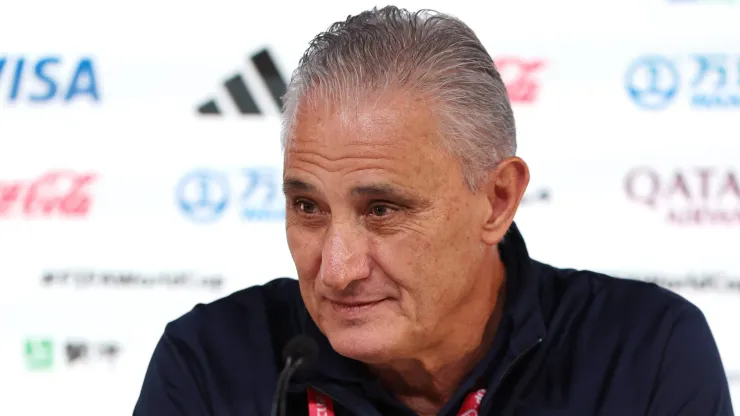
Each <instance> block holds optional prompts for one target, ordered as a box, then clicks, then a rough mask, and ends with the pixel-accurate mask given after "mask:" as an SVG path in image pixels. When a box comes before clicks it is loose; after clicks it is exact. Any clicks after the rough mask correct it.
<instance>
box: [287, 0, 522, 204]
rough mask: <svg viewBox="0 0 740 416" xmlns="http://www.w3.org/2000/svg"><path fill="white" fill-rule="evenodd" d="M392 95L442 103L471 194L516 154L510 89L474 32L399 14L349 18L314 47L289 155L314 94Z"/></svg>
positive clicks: (450, 145) (292, 115) (296, 81)
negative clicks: (397, 91)
mask: <svg viewBox="0 0 740 416" xmlns="http://www.w3.org/2000/svg"><path fill="white" fill-rule="evenodd" d="M389 88H406V89H408V90H410V91H412V92H414V93H420V94H422V95H424V96H425V97H430V98H431V99H432V100H433V101H434V102H436V103H438V107H439V108H438V110H439V115H440V120H441V124H442V126H443V131H442V132H440V133H441V134H440V138H441V139H442V140H441V143H442V145H443V146H444V147H445V148H446V149H447V150H448V151H450V152H452V153H453V154H454V155H456V156H457V157H458V158H459V159H460V164H461V168H462V172H463V175H464V177H465V180H466V182H467V184H468V186H469V187H470V188H471V189H472V190H475V189H476V188H477V186H476V185H477V184H478V181H479V180H481V179H483V178H484V177H485V175H486V174H487V172H488V171H490V170H491V169H493V168H495V166H496V164H497V163H498V162H499V161H500V160H501V159H503V158H505V157H508V156H513V155H514V154H515V153H516V127H515V123H514V115H513V113H512V109H511V103H510V102H509V97H508V94H507V93H506V87H505V86H504V83H503V81H502V80H501V75H500V74H499V73H498V71H497V70H496V68H495V66H494V64H493V59H492V58H491V56H490V55H489V54H488V52H487V51H486V49H485V48H484V47H483V45H482V44H481V42H480V40H479V39H478V37H477V36H476V35H475V33H474V32H473V30H472V29H470V28H469V27H468V26H467V25H466V24H465V23H463V22H462V21H460V20H459V19H457V18H454V17H452V16H449V15H446V14H442V13H438V12H435V11H432V10H420V11H418V12H413V13H412V12H409V11H408V10H405V9H399V8H397V7H392V6H388V7H384V8H382V9H377V8H373V9H372V10H369V11H365V12H362V13H360V14H358V15H356V16H350V17H348V18H347V20H345V21H342V22H337V23H335V24H333V25H332V26H331V27H330V28H329V29H328V30H327V31H326V32H323V33H320V34H319V35H318V36H316V37H315V38H314V39H313V40H312V41H311V43H310V45H309V47H308V49H307V50H306V52H305V53H304V55H303V57H302V58H301V60H300V62H299V64H298V68H297V69H296V70H295V71H294V72H293V76H292V78H291V81H290V84H289V85H288V89H287V91H286V94H285V96H284V97H283V103H284V106H283V107H284V108H283V128H282V144H283V147H284V148H287V146H288V140H289V137H290V136H291V134H292V129H293V124H294V122H295V119H296V115H297V113H298V106H299V105H301V102H302V101H304V100H307V99H308V98H307V97H308V95H309V93H310V92H316V91H317V90H318V91H319V92H320V94H321V97H320V98H321V99H326V100H329V99H341V98H344V99H350V100H357V98H356V97H358V96H360V94H361V93H363V92H364V93H367V92H382V91H383V90H385V89H389Z"/></svg>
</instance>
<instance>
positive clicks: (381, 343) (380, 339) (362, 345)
mask: <svg viewBox="0 0 740 416" xmlns="http://www.w3.org/2000/svg"><path fill="white" fill-rule="evenodd" d="M326 335H327V338H329V342H330V343H331V346H332V349H334V351H336V352H337V353H338V354H339V355H342V356H344V357H347V358H351V359H353V360H357V361H361V362H364V363H367V364H373V363H381V362H385V361H388V360H389V359H390V358H391V357H392V355H393V346H394V344H395V343H394V342H393V339H394V338H395V337H394V334H391V333H389V332H387V331H373V330H370V329H368V328H363V325H360V326H357V327H350V328H342V329H335V330H333V331H330V332H329V333H327V334H326Z"/></svg>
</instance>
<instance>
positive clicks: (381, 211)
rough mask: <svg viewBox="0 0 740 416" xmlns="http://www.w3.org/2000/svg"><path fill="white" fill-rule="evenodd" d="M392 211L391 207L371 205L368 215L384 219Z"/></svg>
mask: <svg viewBox="0 0 740 416" xmlns="http://www.w3.org/2000/svg"><path fill="white" fill-rule="evenodd" d="M393 211H394V209H393V207H390V206H388V205H382V204H378V205H373V206H372V207H371V208H370V213H371V214H372V215H374V216H376V217H384V216H386V215H389V214H391V213H392V212H393Z"/></svg>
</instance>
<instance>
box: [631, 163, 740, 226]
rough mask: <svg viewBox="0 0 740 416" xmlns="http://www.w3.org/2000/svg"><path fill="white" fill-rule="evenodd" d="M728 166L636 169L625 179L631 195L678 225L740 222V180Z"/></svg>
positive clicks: (634, 200)
mask: <svg viewBox="0 0 740 416" xmlns="http://www.w3.org/2000/svg"><path fill="white" fill-rule="evenodd" d="M739 177H740V176H739V175H738V173H737V171H736V170H735V169H732V168H728V167H706V166H705V167H683V168H676V169H672V170H658V169H654V168H651V167H638V168H634V169H632V170H631V171H629V172H628V173H627V176H626V178H625V192H626V193H627V196H628V198H629V199H630V200H631V201H633V202H635V203H637V204H641V205H643V206H645V207H647V208H650V209H652V210H655V211H658V212H661V213H662V214H663V215H665V218H666V220H667V221H668V222H671V223H673V224H677V225H721V226H728V225H740V181H738V178H739Z"/></svg>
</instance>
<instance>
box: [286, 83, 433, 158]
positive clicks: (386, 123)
mask: <svg viewBox="0 0 740 416" xmlns="http://www.w3.org/2000/svg"><path fill="white" fill-rule="evenodd" d="M306 103H307V104H308V105H305V106H299V112H298V114H297V117H296V123H295V126H294V129H293V131H292V134H291V136H292V137H291V141H293V144H295V145H299V146H300V145H308V146H311V145H316V144H326V145H334V146H340V145H362V144H370V145H402V144H403V142H402V141H401V140H402V139H403V140H413V139H414V138H422V137H420V136H429V135H430V134H432V133H434V128H435V127H436V123H433V122H432V120H433V119H432V117H430V109H429V108H428V105H427V104H426V103H425V102H423V101H419V100H416V99H414V98H413V97H411V96H409V94H408V93H406V92H401V91H399V92H394V91H389V92H384V93H382V94H366V95H363V96H361V97H356V98H354V99H350V98H347V97H345V98H342V99H333V100H325V101H319V100H310V101H306Z"/></svg>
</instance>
